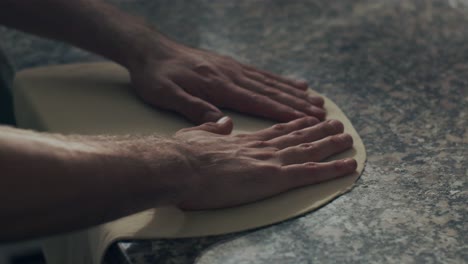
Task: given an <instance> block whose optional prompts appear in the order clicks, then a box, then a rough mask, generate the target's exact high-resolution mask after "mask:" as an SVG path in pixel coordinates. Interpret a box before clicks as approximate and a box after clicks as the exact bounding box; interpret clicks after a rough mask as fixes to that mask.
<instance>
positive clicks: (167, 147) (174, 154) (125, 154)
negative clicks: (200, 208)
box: [112, 136, 194, 210]
mask: <svg viewBox="0 0 468 264" xmlns="http://www.w3.org/2000/svg"><path fill="white" fill-rule="evenodd" d="M112 145H113V146H112V149H113V153H115V154H114V156H115V161H114V162H112V163H115V164H114V166H115V165H116V164H120V165H119V166H122V168H119V169H118V171H120V172H121V173H122V178H123V179H124V180H123V182H124V184H123V185H124V186H125V188H124V192H123V195H124V196H125V197H126V198H125V199H126V200H127V201H129V204H128V206H129V207H130V208H140V209H141V210H144V209H148V208H152V207H158V206H164V205H173V204H177V203H178V202H179V201H180V200H182V199H183V196H184V193H185V192H186V190H187V189H189V188H190V186H191V185H193V181H194V177H193V173H192V170H191V165H190V162H189V160H188V159H187V157H186V153H184V149H185V148H184V147H183V146H182V145H181V143H180V142H177V141H175V140H173V139H169V138H158V137H152V136H149V137H143V138H138V139H135V138H133V139H127V140H123V141H119V142H114V143H112Z"/></svg>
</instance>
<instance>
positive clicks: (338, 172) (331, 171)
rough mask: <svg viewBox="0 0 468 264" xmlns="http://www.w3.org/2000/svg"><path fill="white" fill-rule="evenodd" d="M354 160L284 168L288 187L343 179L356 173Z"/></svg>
mask: <svg viewBox="0 0 468 264" xmlns="http://www.w3.org/2000/svg"><path fill="white" fill-rule="evenodd" d="M356 168H357V162H356V160H354V159H344V160H334V161H330V162H321V163H316V162H308V163H303V164H294V165H287V166H283V167H282V172H283V174H284V176H285V178H286V181H287V182H286V183H285V184H286V185H288V186H289V187H290V188H296V187H300V186H305V185H310V184H316V183H320V182H324V181H329V180H332V179H335V178H339V177H343V176H346V175H348V174H351V173H353V172H354V171H356Z"/></svg>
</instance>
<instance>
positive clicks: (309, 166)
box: [303, 162, 319, 172]
mask: <svg viewBox="0 0 468 264" xmlns="http://www.w3.org/2000/svg"><path fill="white" fill-rule="evenodd" d="M303 165H304V168H306V169H307V170H309V171H311V172H316V171H317V170H318V168H319V167H318V164H317V163H315V162H306V163H304V164H303Z"/></svg>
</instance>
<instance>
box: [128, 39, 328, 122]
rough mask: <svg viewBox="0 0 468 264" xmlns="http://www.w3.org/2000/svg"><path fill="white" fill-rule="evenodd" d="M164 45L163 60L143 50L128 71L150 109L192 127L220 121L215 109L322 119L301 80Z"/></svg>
mask: <svg viewBox="0 0 468 264" xmlns="http://www.w3.org/2000/svg"><path fill="white" fill-rule="evenodd" d="M166 41H167V42H166V46H165V47H166V49H165V52H164V55H163V56H162V55H161V52H159V53H158V55H157V56H152V55H151V52H148V56H147V57H146V58H145V59H144V62H143V63H140V64H139V65H138V66H137V67H133V68H132V69H131V70H130V74H131V78H132V82H133V85H134V87H135V89H136V91H137V93H138V94H139V95H140V96H141V97H142V99H143V100H144V101H145V102H147V103H149V104H150V105H153V106H156V107H161V108H164V109H168V110H173V111H176V112H178V113H180V114H182V115H184V116H185V117H187V118H188V119H189V120H191V121H192V122H194V123H197V124H200V123H205V122H215V121H216V120H218V119H220V118H221V117H223V116H224V114H223V113H222V112H221V111H220V110H219V109H218V107H224V108H227V109H232V110H236V111H239V112H243V113H247V114H252V115H256V116H260V117H265V118H269V119H272V120H275V121H281V122H286V121H291V120H294V119H297V118H300V117H304V116H314V117H316V118H318V119H320V120H322V119H324V117H325V111H324V109H323V108H322V107H323V102H324V101H323V99H322V98H321V97H318V96H311V95H309V94H308V93H307V92H306V90H307V83H305V82H302V81H295V80H291V79H288V78H285V77H282V76H279V75H275V74H272V73H269V72H265V71H262V70H258V69H256V68H254V67H252V66H248V65H245V64H242V63H239V62H237V61H236V60H234V59H232V58H230V57H226V56H220V55H217V54H215V53H212V52H208V51H203V50H198V49H194V48H190V47H186V46H182V45H180V44H178V43H175V42H172V41H169V40H166ZM167 43H169V44H167Z"/></svg>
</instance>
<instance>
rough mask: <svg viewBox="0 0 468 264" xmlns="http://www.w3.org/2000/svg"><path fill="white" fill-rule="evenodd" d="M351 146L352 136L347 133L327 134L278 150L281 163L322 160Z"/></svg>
mask: <svg viewBox="0 0 468 264" xmlns="http://www.w3.org/2000/svg"><path fill="white" fill-rule="evenodd" d="M352 146H353V138H352V137H351V136H350V135H349V134H340V135H334V136H329V137H327V138H324V139H321V140H319V141H316V142H312V143H304V144H301V145H298V146H294V147H289V148H285V149H283V150H280V151H278V155H279V158H280V160H281V161H282V162H283V164H300V163H305V162H310V161H316V162H318V161H323V160H325V159H326V158H328V157H330V156H332V155H334V154H338V153H341V152H343V151H345V150H347V149H349V148H351V147H352Z"/></svg>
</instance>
